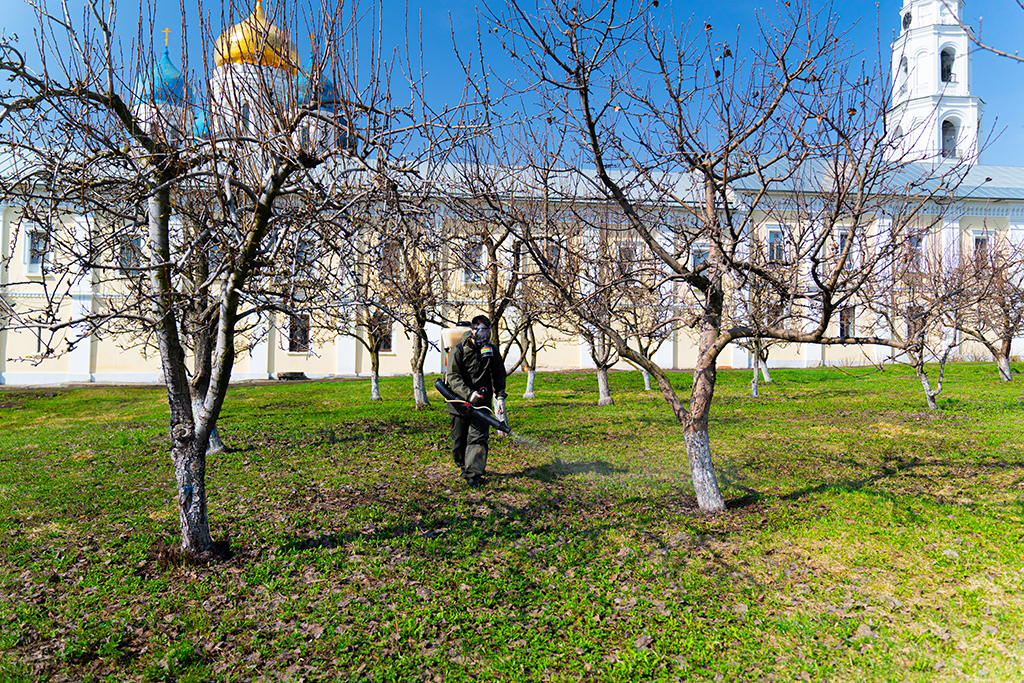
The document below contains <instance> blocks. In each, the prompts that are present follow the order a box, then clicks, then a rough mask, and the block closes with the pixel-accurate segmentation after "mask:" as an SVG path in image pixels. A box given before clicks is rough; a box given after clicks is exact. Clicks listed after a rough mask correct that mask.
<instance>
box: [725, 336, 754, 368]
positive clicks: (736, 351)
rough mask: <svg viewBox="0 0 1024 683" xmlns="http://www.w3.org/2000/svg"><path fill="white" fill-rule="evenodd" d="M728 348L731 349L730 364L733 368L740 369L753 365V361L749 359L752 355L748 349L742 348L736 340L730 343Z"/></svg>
mask: <svg viewBox="0 0 1024 683" xmlns="http://www.w3.org/2000/svg"><path fill="white" fill-rule="evenodd" d="M729 348H731V349H732V353H731V354H730V355H731V364H732V367H733V368H735V369H737V370H742V369H745V368H750V367H753V364H752V362H753V361H752V360H751V358H752V356H751V354H750V352H749V351H747V350H746V349H745V348H743V347H742V346H740V345H739V344H737V343H736V342H733V343H732V344H730V345H729Z"/></svg>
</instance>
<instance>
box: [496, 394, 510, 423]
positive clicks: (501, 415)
mask: <svg viewBox="0 0 1024 683" xmlns="http://www.w3.org/2000/svg"><path fill="white" fill-rule="evenodd" d="M494 417H496V418H498V421H499V422H507V421H508V420H507V418H506V415H505V399H504V398H502V397H501V396H496V397H495V398H494Z"/></svg>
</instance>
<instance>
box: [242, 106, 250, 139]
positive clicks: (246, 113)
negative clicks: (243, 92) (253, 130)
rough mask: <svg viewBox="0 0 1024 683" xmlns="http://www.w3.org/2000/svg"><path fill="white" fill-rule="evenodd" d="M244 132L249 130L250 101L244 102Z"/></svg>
mask: <svg viewBox="0 0 1024 683" xmlns="http://www.w3.org/2000/svg"><path fill="white" fill-rule="evenodd" d="M242 132H245V133H248V132H249V103H248V102H243V103H242Z"/></svg>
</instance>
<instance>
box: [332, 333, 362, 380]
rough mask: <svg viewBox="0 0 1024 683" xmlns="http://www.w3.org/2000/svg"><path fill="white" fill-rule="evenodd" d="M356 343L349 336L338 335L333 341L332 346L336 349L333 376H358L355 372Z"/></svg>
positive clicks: (353, 338)
mask: <svg viewBox="0 0 1024 683" xmlns="http://www.w3.org/2000/svg"><path fill="white" fill-rule="evenodd" d="M358 343H359V342H358V341H356V339H355V337H353V336H352V335H350V334H338V337H337V338H336V339H335V340H334V346H335V348H337V349H338V358H337V366H336V367H335V370H334V372H335V374H337V375H356V376H358V375H359V373H358V372H356V345H357V344H358Z"/></svg>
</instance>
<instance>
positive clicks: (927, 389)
mask: <svg viewBox="0 0 1024 683" xmlns="http://www.w3.org/2000/svg"><path fill="white" fill-rule="evenodd" d="M917 378H918V379H919V380H921V387H922V388H923V389H924V397H925V399H927V400H928V409H929V410H938V409H939V404H938V403H937V402H936V401H935V395H936V394H937V393H938V392H937V391H935V390H934V389H932V383H931V381H930V380H929V379H928V375H927V373H925V372H924V371H923V370H918V372H917Z"/></svg>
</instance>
